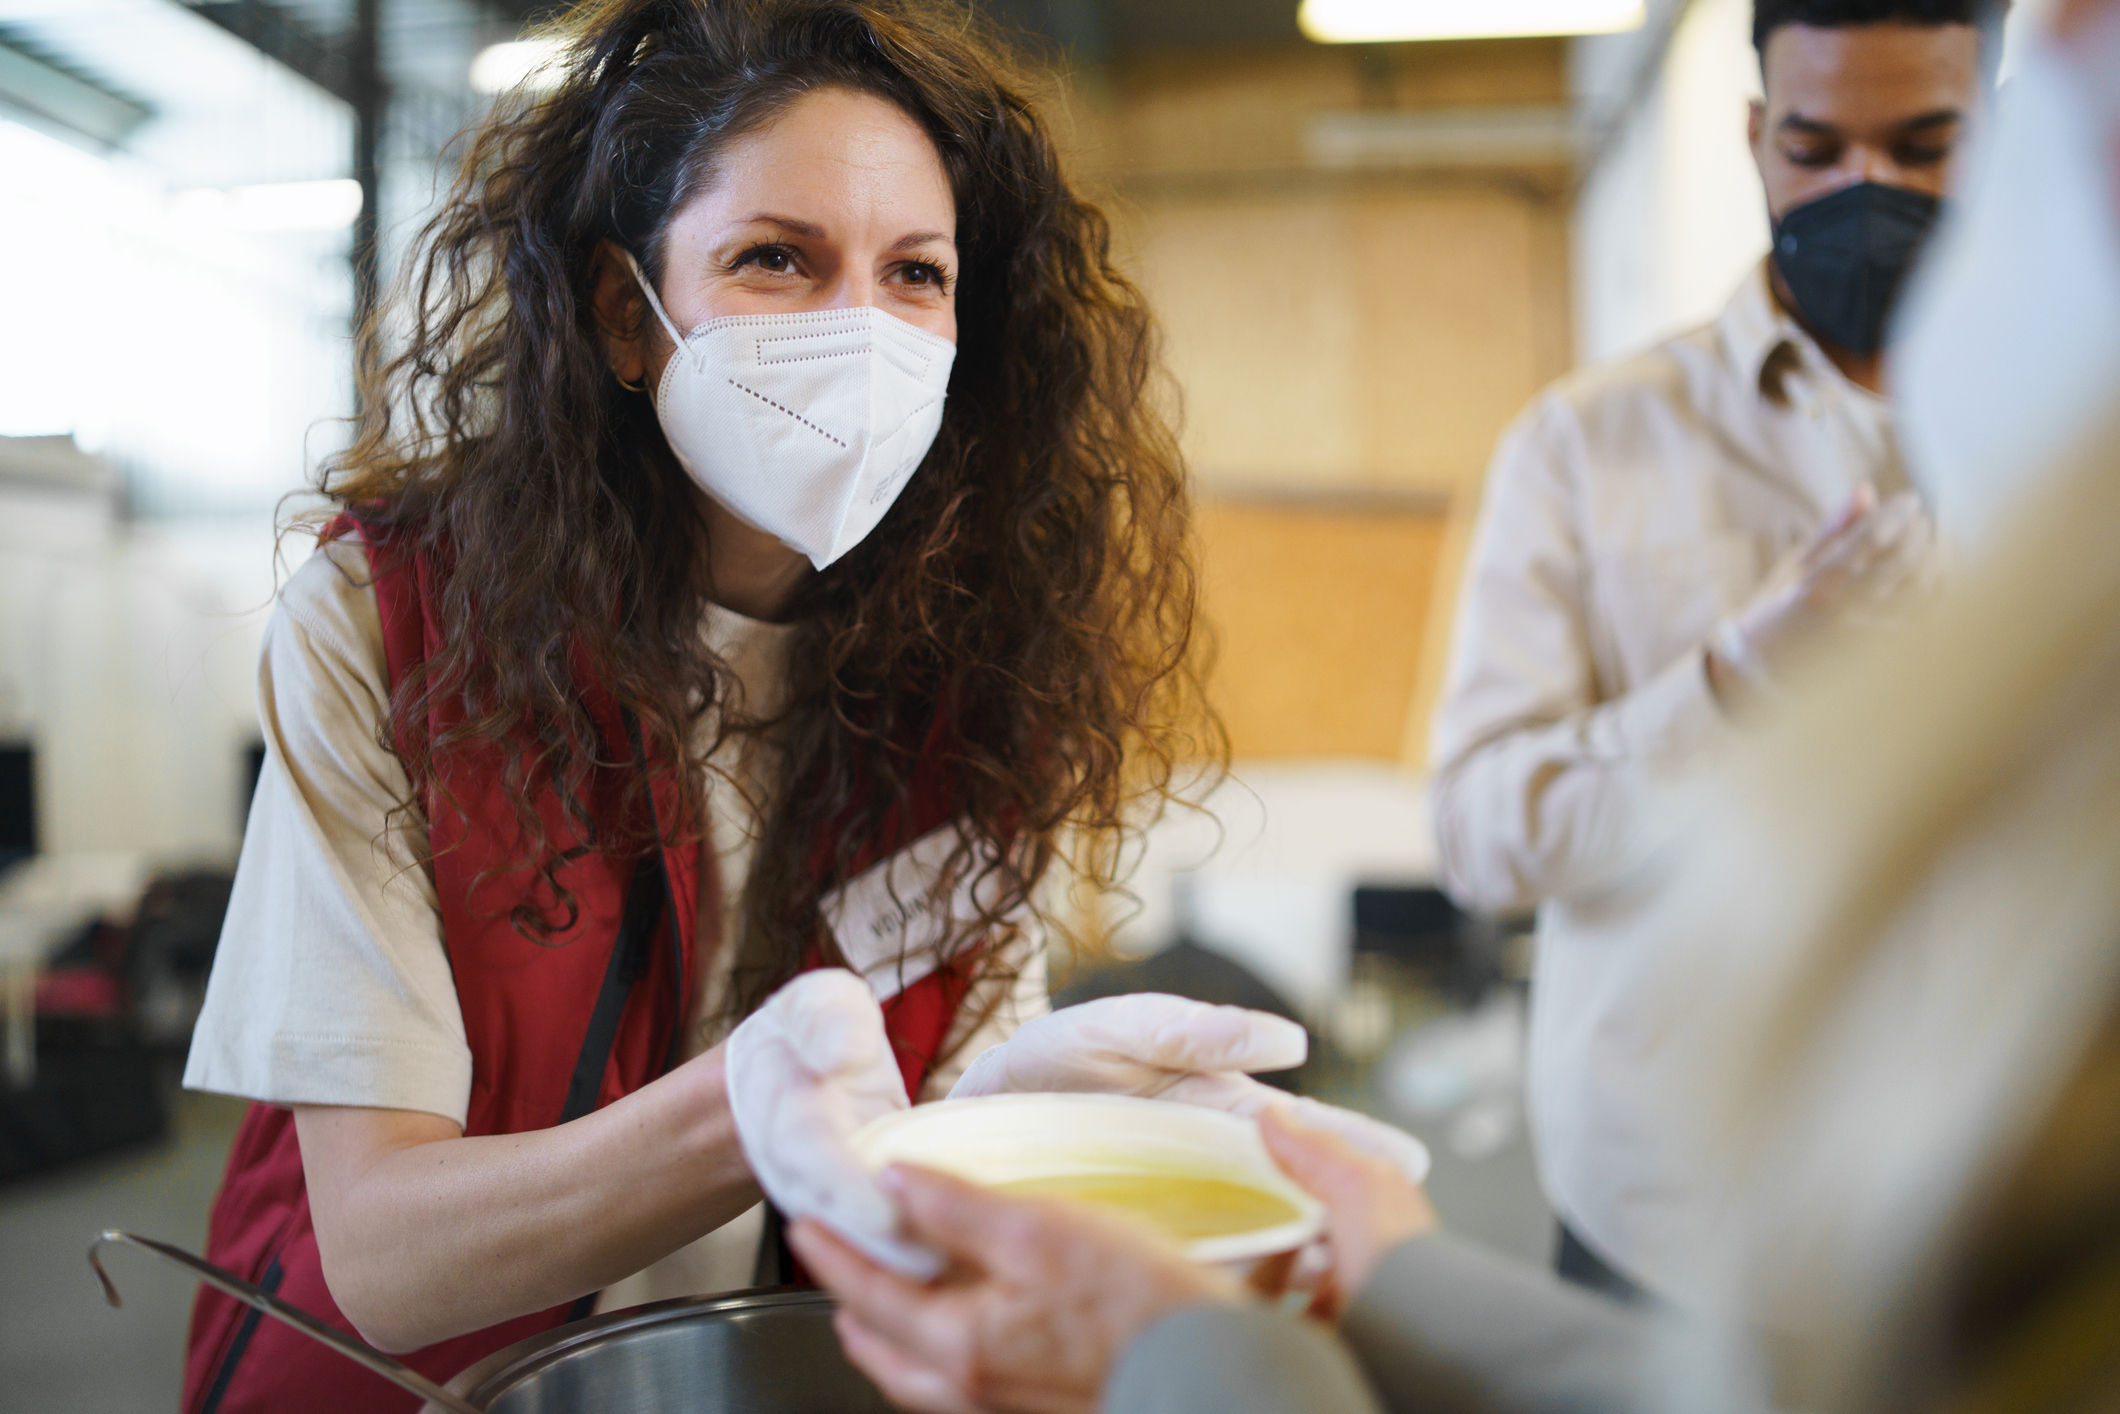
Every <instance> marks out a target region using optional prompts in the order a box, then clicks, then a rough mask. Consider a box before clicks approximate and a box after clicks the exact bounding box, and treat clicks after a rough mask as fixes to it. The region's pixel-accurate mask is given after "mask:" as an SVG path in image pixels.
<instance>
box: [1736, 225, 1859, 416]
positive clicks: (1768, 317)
mask: <svg viewBox="0 0 2120 1414" xmlns="http://www.w3.org/2000/svg"><path fill="white" fill-rule="evenodd" d="M1720 324H1721V326H1722V340H1723V348H1724V351H1725V353H1726V354H1727V356H1728V357H1729V359H1730V363H1731V365H1732V366H1733V367H1734V368H1735V369H1736V370H1737V372H1738V373H1739V375H1740V376H1742V377H1743V378H1744V380H1745V383H1746V386H1748V387H1752V388H1757V389H1758V390H1759V395H1760V396H1761V397H1762V398H1765V399H1766V400H1767V401H1768V402H1770V403H1777V404H1781V405H1784V406H1787V405H1790V404H1795V405H1797V406H1799V407H1803V406H1808V405H1810V404H1811V403H1813V402H1815V401H1816V400H1817V398H1818V397H1819V395H1821V394H1824V395H1827V396H1831V395H1832V394H1835V393H1838V394H1842V395H1848V394H1860V393H1862V390H1861V389H1860V388H1857V387H1856V386H1855V385H1854V384H1853V383H1850V382H1848V380H1847V376H1846V375H1845V374H1843V373H1842V372H1841V371H1840V370H1839V369H1838V368H1836V367H1834V366H1833V360H1831V359H1829V358H1827V357H1826V354H1825V350H1824V349H1821V348H1820V347H1818V341H1817V340H1816V339H1813V338H1812V337H1811V336H1810V335H1809V334H1807V333H1805V332H1804V329H1803V326H1802V325H1800V324H1798V323H1797V322H1796V320H1795V318H1794V317H1793V316H1791V315H1790V314H1789V312H1788V311H1787V310H1785V309H1783V308H1782V307H1781V302H1780V301H1779V300H1777V299H1775V298H1774V290H1773V287H1772V286H1771V285H1770V284H1769V283H1768V280H1767V262H1766V261H1765V260H1761V261H1760V262H1759V264H1757V265H1755V266H1754V267H1752V272H1751V273H1750V274H1749V275H1747V276H1745V278H1744V280H1743V282H1742V283H1740V284H1739V285H1738V287H1737V293H1736V294H1734V295H1732V296H1730V302H1729V303H1728V304H1727V305H1725V306H1724V307H1723V312H1722V318H1721V320H1720Z"/></svg>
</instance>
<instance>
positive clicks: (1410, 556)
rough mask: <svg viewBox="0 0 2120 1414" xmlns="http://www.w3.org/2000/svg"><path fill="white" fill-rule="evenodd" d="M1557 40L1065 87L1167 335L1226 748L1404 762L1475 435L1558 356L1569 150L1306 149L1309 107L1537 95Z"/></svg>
mask: <svg viewBox="0 0 2120 1414" xmlns="http://www.w3.org/2000/svg"><path fill="white" fill-rule="evenodd" d="M1562 54H1563V51H1562V48H1561V46H1560V44H1559V43H1557V42H1552V41H1520V42H1498V43H1468V44H1438V45H1407V46H1398V47H1396V48H1392V49H1383V50H1378V49H1373V48H1356V49H1332V48H1325V47H1321V46H1314V45H1303V46H1291V47H1288V48H1285V49H1281V48H1275V49H1266V50H1259V51H1252V52H1243V53H1236V54H1229V55H1222V56H1214V57H1202V56H1197V55H1195V56H1163V57H1155V58H1148V59H1136V60H1134V61H1131V62H1128V63H1125V64H1121V65H1118V66H1114V67H1112V68H1110V69H1107V70H1105V71H1102V72H1099V73H1097V74H1094V75H1090V76H1087V78H1086V79H1085V81H1084V82H1082V83H1080V84H1078V86H1077V87H1076V88H1075V90H1074V91H1073V92H1072V93H1071V94H1069V95H1068V97H1067V111H1066V122H1067V124H1068V126H1069V129H1070V131H1071V133H1072V138H1073V142H1074V145H1075V149H1076V152H1075V157H1076V166H1077V168H1078V170H1080V171H1082V172H1083V173H1084V174H1085V176H1086V177H1087V178H1088V181H1089V183H1090V185H1091V186H1092V188H1093V189H1094V190H1099V191H1100V192H1101V194H1102V196H1103V198H1104V199H1105V200H1106V201H1107V203H1108V205H1109V206H1110V208H1111V210H1112V212H1113V214H1114V218H1115V228H1116V232H1117V236H1118V240H1119V243H1120V245H1121V248H1122V251H1123V253H1124V259H1125V261H1126V263H1127V265H1128V266H1129V268H1130V270H1131V272H1132V273H1133V274H1134V275H1135V277H1136V278H1138V279H1139V280H1140V282H1141V283H1142V285H1143V286H1144V288H1145V289H1146V291H1147V293H1148V295H1149V297H1150V299H1151V300H1152V301H1153V302H1154V304H1155V306H1156V308H1157V311H1158V314H1159V316H1160V318H1161V320H1162V322H1163V326H1164V329H1165V333H1166V336H1167V340H1168V353H1169V362H1170V367H1171V370H1172V372H1173V373H1174V375H1175V377H1176V380H1177V384H1178V388H1179V390H1180V392H1181V394H1182V397H1183V404H1184V443H1185V449H1186V452H1187V456H1188V458H1189V460H1190V462H1191V465H1192V467H1193V470H1194V473H1195V475H1196V476H1197V477H1198V479H1199V482H1200V485H1201V489H1202V492H1203V499H1204V500H1205V502H1206V511H1205V517H1206V521H1205V526H1204V532H1205V534H1204V543H1205V554H1206V565H1205V574H1206V588H1207V605H1208V611H1209V613H1210V615H1211V616H1212V617H1213V619H1214V621H1215V624H1216V627H1217V629H1218V631H1219V634H1220V637H1221V640H1222V643H1223V645H1224V647H1223V654H1222V659H1221V663H1220V666H1219V668H1218V671H1217V689H1216V691H1217V697H1218V700H1219V701H1220V703H1221V704H1222V707H1223V710H1224V711H1225V713H1226V714H1227V716H1228V721H1229V726H1230V729H1231V734H1232V738H1233V742H1234V745H1235V747H1236V750H1237V752H1238V754H1239V755H1240V756H1288V755H1362V756H1374V757H1382V758H1386V759H1395V760H1407V761H1408V762H1409V764H1415V765H1417V764H1419V760H1420V757H1421V754H1422V747H1423V742H1424V740H1425V721H1426V716H1427V709H1428V703H1429V701H1430V700H1431V699H1432V697H1433V695H1434V691H1435V688H1436V687H1437V685H1438V682H1439V679H1440V675H1441V670H1442V666H1443V661H1444V652H1443V649H1444V646H1445V645H1444V643H1443V641H1442V638H1443V635H1444V633H1445V632H1446V631H1447V625H1448V622H1449V616H1450V611H1451V607H1452V599H1453V596H1454V593H1455V587H1456V578H1457V570H1458V558H1459V556H1460V554H1461V551H1462V546H1463V543H1464V539H1465V537H1464V530H1465V526H1466V522H1467V520H1468V518H1469V517H1470V515H1471V514H1472V512H1473V511H1474V510H1475V508H1476V506H1477V500H1478V488H1479V483H1480V478H1481V476H1482V474H1483V472H1484V470H1485V467H1486V463H1487V459H1488V456H1489V454H1490V453H1491V451H1492V448H1493V444H1494V439H1495V436H1496V434H1497V433H1498V432H1499V431H1500V430H1501V428H1502V426H1503V425H1504V424H1505V423H1506V422H1507V421H1508V420H1509V418H1511V417H1512V416H1514V415H1515V413H1516V412H1517V411H1518V410H1519V409H1521V408H1522V407H1523V405H1524V404H1525V403H1526V402H1527V401H1528V400H1529V399H1530V397H1531V396H1532V394H1533V393H1534V392H1536V390H1537V389H1538V388H1539V387H1540V386H1541V385H1542V384H1544V383H1545V382H1547V381H1548V380H1550V379H1552V378H1553V377H1555V376H1557V375H1558V374H1559V373H1561V372H1562V371H1564V370H1565V368H1566V366H1567V362H1568V356H1569V352H1568V351H1569V343H1570V338H1569V329H1568V320H1567V309H1568V292H1567V236H1566V221H1567V183H1566V174H1565V173H1561V172H1556V171H1526V170H1510V171H1482V170H1471V171H1466V170H1458V171H1451V172H1440V173H1439V172H1396V173H1366V174H1352V173H1345V172H1332V171H1326V170H1320V169H1318V168H1315V167H1312V166H1309V165H1307V159H1306V156H1305V152H1304V145H1303V132H1304V128H1305V125H1306V124H1307V123H1308V122H1309V121H1310V119H1311V118H1312V117H1314V116H1315V115H1317V114H1319V113H1324V112H1344V111H1347V110H1351V109H1358V108H1360V109H1378V108H1400V109H1419V108H1431V109H1432V108H1439V107H1459V106H1475V105H1482V104H1551V103H1558V102H1561V101H1563V99H1564V98H1565V91H1566V85H1565V77H1564V72H1563V60H1562ZM1306 496H1307V497H1314V498H1317V499H1315V501H1314V502H1313V503H1311V504H1305V503H1304V499H1303V498H1305V497H1306ZM1350 496H1352V497H1355V498H1357V499H1355V500H1350V499H1349V497H1350ZM1364 497H1366V498H1368V499H1367V500H1362V499H1360V498H1364Z"/></svg>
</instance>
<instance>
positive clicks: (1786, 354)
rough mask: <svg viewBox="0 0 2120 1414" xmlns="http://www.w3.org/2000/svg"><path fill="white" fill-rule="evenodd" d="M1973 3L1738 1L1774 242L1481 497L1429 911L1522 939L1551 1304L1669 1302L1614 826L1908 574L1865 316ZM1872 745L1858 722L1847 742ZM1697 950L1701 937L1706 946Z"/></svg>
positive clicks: (1923, 223)
mask: <svg viewBox="0 0 2120 1414" xmlns="http://www.w3.org/2000/svg"><path fill="white" fill-rule="evenodd" d="M1989 8H1990V7H1989V6H1988V5H1987V4H1985V3H1983V0H1758V3H1757V5H1756V7H1755V11H1754V21H1753V41H1754V44H1755V45H1756V47H1757V48H1758V50H1759V57H1760V64H1761V70H1762V74H1763V80H1764V91H1765V97H1764V99H1763V101H1761V102H1756V103H1754V104H1753V105H1752V109H1751V116H1750V138H1751V146H1752V152H1753V156H1754V159H1755V161H1756V163H1757V165H1758V168H1759V174H1760V180H1761V184H1762V186H1763V187H1764V189H1765V197H1766V203H1767V210H1768V214H1769V216H1770V217H1771V218H1772V222H1773V230H1774V244H1773V249H1772V252H1771V254H1770V255H1769V257H1768V258H1767V259H1766V260H1765V261H1764V262H1762V264H1761V265H1760V267H1759V268H1758V269H1757V270H1755V271H1754V272H1753V273H1752V274H1751V275H1750V276H1749V277H1747V279H1746V280H1745V282H1744V284H1743V285H1742V286H1741V287H1740V288H1739V289H1738V291H1737V293H1736V294H1735V295H1734V296H1733V297H1732V299H1731V300H1730V302H1729V304H1728V305H1727V306H1726V307H1725V308H1724V310H1723V312H1722V314H1721V315H1720V316H1719V317H1718V318H1717V319H1716V320H1715V321H1714V322H1713V323H1711V324H1708V325H1705V326H1703V327H1701V328H1699V329H1695V330H1692V331H1690V332H1688V333H1686V334H1682V335H1680V336H1679V337H1677V338H1674V339H1672V340H1670V341H1669V342H1667V343H1665V344H1663V345H1661V346H1659V347H1657V348H1655V349H1652V350H1650V351H1649V352H1647V353H1644V354H1641V355H1638V356H1635V357H1632V358H1627V359H1622V360H1619V361H1617V362H1614V363H1610V364H1606V365H1603V366H1600V367H1595V368H1590V369H1586V370H1583V371H1581V372H1578V373H1576V374H1574V375H1572V376H1570V377H1569V378H1566V379H1564V380H1562V381H1561V382H1560V383H1558V384H1557V385H1555V386H1554V387H1552V388H1550V389H1548V390H1546V391H1545V392H1544V393H1542V394H1541V395H1540V396H1539V398H1538V399H1537V400H1536V401H1535V402H1534V403H1533V404H1532V406H1531V407H1530V409H1529V410H1528V411H1526V412H1525V413H1524V414H1523V416H1522V417H1521V418H1519V419H1518V421H1517V422H1516V423H1515V425H1514V426H1512V427H1511V428H1510V430H1509V431H1508V432H1507V433H1506V434H1504V436H1503V438H1502V441H1501V444H1500V446H1499V448H1498V450H1497V452H1496V454H1495V459H1494V463H1493V467H1492V469H1491V470H1490V472H1489V475H1488V479H1487V485H1486V492H1485V502H1484V505H1483V507H1482V510H1481V520H1480V527H1479V531H1478V535H1477V538H1476V540H1475V543H1474V547H1473V551H1472V557H1471V562H1470V565H1469V568H1468V571H1467V577H1466V581H1465V585H1464V589H1463V594H1462V598H1461V601H1460V606H1459V611H1458V622H1457V629H1456V637H1455V646H1454V648H1453V661H1452V664H1451V670H1450V676H1449V680H1448V683H1447V685H1446V687H1445V690H1444V696H1443V700H1442V702H1441V705H1440V707H1439V708H1438V711H1437V714H1436V718H1435V724H1434V741H1433V751H1432V759H1433V760H1434V761H1435V762H1436V763H1437V765H1438V773H1437V777H1436V785H1435V818H1436V832H1437V836H1438V843H1439V848H1440V856H1441V864H1442V872H1443V882H1444V885H1445V887H1446V888H1447V889H1448V890H1449V891H1450V893H1451V894H1452V896H1453V897H1454V898H1456V899H1457V900H1458V901H1459V902H1460V903H1461V904H1462V905H1464V906H1466V907H1468V908H1471V909H1474V910H1478V911H1483V912H1489V913H1520V912H1528V911H1530V910H1533V909H1536V910H1537V913H1538V963H1537V969H1536V974H1535V978H1534V984H1533V996H1532V1027H1531V1031H1532V1036H1531V1061H1530V1091H1531V1093H1530V1107H1531V1122H1532V1128H1533V1133H1534V1137H1535V1138H1536V1141H1537V1145H1538V1151H1539V1160H1540V1168H1541V1175H1542V1178H1543V1181H1544V1183H1545V1187H1546V1192H1547V1196H1548V1197H1549V1198H1550V1200H1551V1201H1552V1203H1553V1205H1554V1208H1555V1209H1556V1211H1557V1212H1558V1213H1559V1214H1560V1218H1561V1234H1560V1250H1559V1256H1558V1266H1559V1268H1560V1271H1561V1272H1562V1274H1563V1275H1566V1276H1569V1277H1572V1278H1574V1279H1576V1280H1578V1281H1581V1282H1584V1283H1585V1284H1587V1285H1591V1286H1595V1287H1599V1288H1602V1289H1605V1290H1607V1291H1610V1292H1612V1293H1614V1294H1617V1295H1622V1296H1638V1295H1640V1294H1642V1293H1644V1292H1645V1291H1646V1292H1653V1293H1658V1294H1661V1295H1665V1296H1669V1297H1674V1298H1677V1299H1680V1300H1683V1299H1684V1298H1685V1295H1686V1293H1685V1290H1684V1288H1685V1285H1686V1283H1685V1279H1684V1276H1683V1268H1684V1259H1685V1253H1684V1250H1683V1248H1684V1246H1685V1241H1686V1238H1685V1228H1684V1225H1683V1223H1682V1222H1681V1221H1680V1215H1681V1214H1682V1213H1683V1211H1684V1210H1685V1204H1686V1200H1687V1197H1688V1193H1689V1182H1688V1177H1687V1174H1686V1173H1685V1172H1684V1171H1683V1170H1684V1167H1685V1166H1684V1165H1683V1164H1681V1163H1679V1162H1677V1161H1676V1160H1675V1159H1674V1158H1673V1157H1672V1155H1671V1153H1670V1152H1669V1150H1668V1149H1667V1147H1666V1146H1665V1145H1664V1143H1663V1142H1662V1138H1661V1125H1662V1123H1663V1121H1664V1119H1665V1116H1664V1114H1663V1113H1662V1111H1663V1106H1662V1104H1661V1102H1660V1101H1659V1098H1658V1094H1659V1088H1660V1087H1661V1086H1664V1085H1666V1084H1667V1082H1668V1077H1663V1076H1660V1075H1659V1074H1658V1060H1659V1056H1658V1049H1657V1040H1658V1038H1657V1037H1656V1035H1654V1034H1653V1033H1652V1031H1651V1029H1650V1028H1649V1027H1647V1026H1646V1024H1644V1023H1642V1022H1641V1021H1640V1020H1639V1017H1640V1015H1641V1014H1642V1006H1641V1004H1642V1003H1643V1001H1644V1000H1645V998H1644V993H1645V991H1646V990H1647V989H1648V988H1649V987H1650V986H1651V985H1652V983H1653V979H1651V978H1647V977H1644V976H1642V975H1640V973H1639V971H1638V968H1637V960H1636V958H1635V956H1634V955H1633V952H1634V950H1633V949H1632V948H1630V944H1631V943H1632V942H1634V941H1635V934H1636V933H1637V932H1638V929H1637V928H1636V924H1637V923H1638V921H1639V919H1640V917H1641V915H1642V913H1643V912H1644V911H1645V910H1646V908H1647V907H1648V906H1649V904H1650V900H1647V899H1645V898H1643V897H1641V895H1640V891H1638V890H1637V891H1634V892H1632V893H1630V892H1628V891H1626V890H1621V889H1618V888H1616V887H1615V885H1616V884H1617V883H1618V882H1619V876H1620V875H1621V873H1622V872H1623V870H1624V864H1625V860H1626V857H1627V851H1628V824H1627V822H1628V819H1629V816H1630V808H1629V807H1630V801H1631V800H1632V799H1633V798H1634V797H1635V796H1636V795H1637V794H1638V793H1639V792H1640V791H1641V790H1642V789H1643V788H1644V787H1645V786H1649V785H1652V784H1654V783H1655V782H1656V781H1657V780H1658V779H1659V778H1668V777H1670V776H1672V775H1675V774H1677V773H1679V772H1682V771H1684V770H1685V769H1686V768H1687V766H1688V764H1689V763H1690V762H1692V761H1694V760H1696V759H1698V758H1699V757H1700V756H1701V754H1702V753H1703V752H1704V751H1707V750H1709V749H1711V748H1712V747H1713V746H1714V745H1715V744H1716V742H1717V740H1718V738H1719V737H1721V736H1723V735H1724V734H1726V733H1727V732H1729V731H1730V730H1731V720H1732V717H1733V715H1734V716H1737V717H1740V718H1741V717H1742V715H1743V714H1744V713H1745V712H1747V711H1750V710H1757V709H1760V708H1763V707H1767V706H1770V705H1771V702H1772V698H1773V696H1774V693H1775V691H1776V688H1777V685H1778V683H1779V682H1780V681H1782V680H1783V679H1784V678H1785V676H1786V673H1787V671H1788V666H1789V661H1790V658H1791V655H1792V653H1795V652H1800V650H1801V645H1802V643H1803V641H1804V640H1805V639H1806V638H1807V637H1809V636H1811V635H1812V634H1814V633H1815V632H1816V631H1817V630H1818V629H1819V628H1821V627H1822V626H1824V625H1826V624H1830V623H1832V622H1834V621H1836V620H1839V619H1841V618H1843V617H1845V616H1847V615H1849V614H1850V613H1853V612H1857V611H1859V609H1860V608H1861V606H1863V605H1864V604H1866V603H1868V602H1870V601H1871V600H1872V599H1874V598H1877V597H1882V596H1883V595H1885V594H1887V593H1888V592H1889V591H1890V590H1891V589H1893V588H1894V587H1895V586H1897V585H1898V584H1900V583H1902V582H1903V581H1904V580H1905V579H1906V578H1908V577H1909V576H1911V575H1913V574H1915V573H1917V572H1918V570H1919V568H1920V565H1921V562H1922V561H1923V560H1924V559H1925V558H1926V550H1927V545H1928V526H1927V518H1926V516H1925V514H1924V512H1923V509H1922V507H1921V506H1920V504H1919V502H1918V501H1917V499H1916V498H1915V496H1914V495H1913V493H1912V491H1911V488H1910V487H1909V484H1908V482H1907V480H1906V475H1905V472H1904V470H1903V469H1902V467H1901V464H1900V459H1899V454H1898V451H1897V448H1896V446H1895V443H1894V438H1893V431H1892V418H1891V413H1890V410H1889V408H1888V407H1887V405H1886V403H1885V401H1884V399H1883V397H1882V396H1881V393H1882V389H1883V378H1882V371H1881V362H1882V358H1883V339H1884V332H1885V329H1886V325H1887V317H1888V315H1889V313H1890V311H1891V307H1892V303H1893V300H1894V298H1895V296H1896V294H1897V292H1898V289H1899V285H1900V282H1901V279H1902V277H1903V276H1904V275H1905V273H1906V271H1907V269H1908V267H1909V266H1910V265H1911V263H1912V261H1913V259H1914V257H1915V255H1916V254H1917V253H1918V251H1919V249H1920V247H1921V245H1922V242H1923V241H1924V239H1925V238H1926V236H1927V234H1928V231H1929V229H1930V227H1931V226H1932V225H1933V223H1934V221H1935V219H1936V216H1937V214H1938V211H1939V207H1940V203H1941V201H1942V199H1943V197H1944V196H1945V195H1946V193H1947V192H1949V191H1950V189H1951V187H1952V184H1953V182H1954V181H1955V179H1956V177H1957V175H1958V167H1959V165H1960V153H1961V148H1962V144H1963V139H1964V138H1965V136H1966V133H1967V128H1968V124H1969V122H1970V121H1971V119H1972V118H1973V117H1974V115H1975V114H1976V112H1977V111H1978V109H1979V108H1980V106H1981V102H1982V98H1983V93H1984V88H1985V83H1984V79H1983V66H1982V49H1983V36H1982V33H1981V21H1982V20H1983V19H1984V18H1985V12H1986V11H1987V10H1988V9H1989ZM1882 728H1883V724H1863V723H1850V724H1849V730H1850V731H1855V732H1860V731H1865V730H1879V729H1882ZM1703 943H1704V945H1707V946H1712V945H1713V940H1712V939H1704V940H1703Z"/></svg>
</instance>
